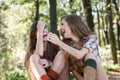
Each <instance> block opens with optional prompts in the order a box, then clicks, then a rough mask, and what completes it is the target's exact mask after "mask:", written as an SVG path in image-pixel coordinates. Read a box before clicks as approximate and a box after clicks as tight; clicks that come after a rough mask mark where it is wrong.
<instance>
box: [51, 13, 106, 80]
mask: <svg viewBox="0 0 120 80" xmlns="http://www.w3.org/2000/svg"><path fill="white" fill-rule="evenodd" d="M60 32H61V34H62V36H63V41H61V40H60V39H59V38H58V37H57V35H55V34H53V33H49V41H50V42H52V43H54V44H55V45H57V46H59V47H60V48H61V49H62V50H63V51H64V53H66V54H67V55H68V56H67V59H68V62H69V66H70V70H71V71H72V73H73V74H74V76H75V77H76V79H77V80H108V78H107V74H106V73H105V71H104V69H103V68H102V65H101V62H100V56H99V50H98V37H97V35H95V34H94V33H92V32H91V31H90V29H89V28H88V26H86V25H85V23H84V22H83V21H82V19H81V18H80V17H79V16H77V15H66V16H63V17H62V18H61V24H60Z"/></svg>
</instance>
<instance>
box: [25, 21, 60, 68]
mask: <svg viewBox="0 0 120 80" xmlns="http://www.w3.org/2000/svg"><path fill="white" fill-rule="evenodd" d="M37 23H38V22H34V23H33V24H32V25H31V27H30V32H29V44H28V47H27V51H26V55H25V60H24V66H25V67H26V68H27V69H28V67H29V59H30V56H31V55H32V54H34V51H35V49H36V42H37V34H36V33H37ZM47 50H48V53H49V54H48V58H47V59H49V60H50V61H53V59H54V57H55V55H56V54H57V52H58V50H59V47H58V46H56V45H54V44H52V43H50V42H47ZM44 56H45V55H44Z"/></svg>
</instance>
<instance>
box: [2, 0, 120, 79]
mask: <svg viewBox="0 0 120 80" xmlns="http://www.w3.org/2000/svg"><path fill="white" fill-rule="evenodd" d="M67 14H76V15H79V16H80V17H81V18H82V19H83V20H84V22H85V23H86V24H87V25H88V26H89V27H90V29H91V31H93V32H96V34H97V35H98V36H99V48H100V55H101V60H102V65H103V67H104V69H105V71H106V72H107V74H108V75H109V76H110V77H111V76H116V75H118V76H120V0H0V80H30V79H29V77H28V74H27V72H26V69H25V67H24V65H23V61H24V56H25V53H26V48H27V46H28V37H29V36H28V33H29V28H30V25H31V24H32V23H33V22H34V21H38V20H44V21H45V22H46V23H47V26H48V27H49V30H50V31H51V32H53V33H56V34H57V35H59V37H60V36H61V35H60V34H59V32H58V29H59V24H60V23H59V22H60V17H62V16H63V15H67ZM111 71H112V73H111ZM72 78H73V79H72V80H74V77H73V76H72ZM116 80H117V79H116Z"/></svg>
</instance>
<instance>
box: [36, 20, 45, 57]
mask: <svg viewBox="0 0 120 80" xmlns="http://www.w3.org/2000/svg"><path fill="white" fill-rule="evenodd" d="M44 27H45V22H43V21H39V22H38V24H37V33H36V34H37V42H36V53H37V54H39V55H40V56H43V29H44Z"/></svg>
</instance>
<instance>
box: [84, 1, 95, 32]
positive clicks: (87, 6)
mask: <svg viewBox="0 0 120 80" xmlns="http://www.w3.org/2000/svg"><path fill="white" fill-rule="evenodd" d="M82 1H83V6H84V9H85V15H86V21H87V25H88V26H89V27H90V29H91V31H93V32H94V23H93V16H92V8H91V0H82Z"/></svg>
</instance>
